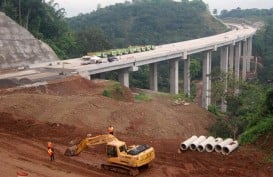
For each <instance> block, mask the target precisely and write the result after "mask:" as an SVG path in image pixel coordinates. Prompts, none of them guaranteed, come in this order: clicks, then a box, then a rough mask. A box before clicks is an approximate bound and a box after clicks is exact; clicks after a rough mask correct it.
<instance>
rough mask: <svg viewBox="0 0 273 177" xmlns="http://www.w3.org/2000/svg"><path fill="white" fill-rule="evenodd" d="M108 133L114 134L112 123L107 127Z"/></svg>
mask: <svg viewBox="0 0 273 177" xmlns="http://www.w3.org/2000/svg"><path fill="white" fill-rule="evenodd" d="M108 133H109V134H111V135H113V134H114V127H113V126H112V125H110V126H109V127H108Z"/></svg>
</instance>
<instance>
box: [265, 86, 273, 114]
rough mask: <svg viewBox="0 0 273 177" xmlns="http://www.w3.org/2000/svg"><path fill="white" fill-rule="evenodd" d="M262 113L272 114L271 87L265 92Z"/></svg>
mask: <svg viewBox="0 0 273 177" xmlns="http://www.w3.org/2000/svg"><path fill="white" fill-rule="evenodd" d="M264 113H265V114H273V89H271V90H269V91H268V92H267V95H266V99H265V104H264Z"/></svg>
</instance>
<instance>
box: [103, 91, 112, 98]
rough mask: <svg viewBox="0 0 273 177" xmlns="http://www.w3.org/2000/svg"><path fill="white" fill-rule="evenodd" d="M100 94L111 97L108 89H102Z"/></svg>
mask: <svg viewBox="0 0 273 177" xmlns="http://www.w3.org/2000/svg"><path fill="white" fill-rule="evenodd" d="M102 95H103V96H106V97H111V92H110V91H109V90H103V92H102Z"/></svg>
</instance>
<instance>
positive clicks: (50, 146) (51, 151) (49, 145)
mask: <svg viewBox="0 0 273 177" xmlns="http://www.w3.org/2000/svg"><path fill="white" fill-rule="evenodd" d="M47 153H48V155H49V157H50V160H51V161H52V160H54V159H55V158H54V148H53V144H52V143H51V142H48V143H47Z"/></svg>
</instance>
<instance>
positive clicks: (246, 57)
mask: <svg viewBox="0 0 273 177" xmlns="http://www.w3.org/2000/svg"><path fill="white" fill-rule="evenodd" d="M247 60H248V52H247V41H243V69H242V80H243V81H245V80H246V65H247Z"/></svg>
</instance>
